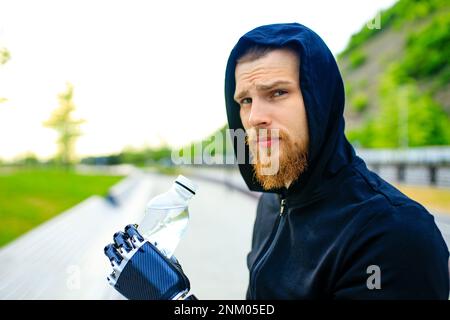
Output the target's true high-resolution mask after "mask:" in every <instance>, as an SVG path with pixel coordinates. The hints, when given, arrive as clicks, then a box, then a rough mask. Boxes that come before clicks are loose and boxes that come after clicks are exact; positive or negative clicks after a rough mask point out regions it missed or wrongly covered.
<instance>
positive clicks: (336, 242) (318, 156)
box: [225, 23, 449, 299]
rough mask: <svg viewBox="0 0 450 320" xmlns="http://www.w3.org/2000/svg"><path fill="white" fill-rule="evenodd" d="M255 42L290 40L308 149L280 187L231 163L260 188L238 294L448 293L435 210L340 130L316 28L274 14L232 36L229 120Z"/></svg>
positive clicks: (330, 70) (234, 121)
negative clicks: (243, 63)
mask: <svg viewBox="0 0 450 320" xmlns="http://www.w3.org/2000/svg"><path fill="white" fill-rule="evenodd" d="M255 44H257V45H262V46H271V47H275V48H280V47H290V48H294V50H295V51H296V52H297V54H298V56H299V58H300V88H301V91H302V95H303V99H304V104H305V108H306V114H307V120H308V127H309V159H308V170H307V171H306V172H304V173H303V174H302V175H301V176H300V177H299V179H297V180H296V182H294V183H293V184H292V185H291V186H290V187H289V189H285V188H282V189H277V190H269V191H265V190H263V188H262V186H261V185H260V184H259V183H258V182H257V181H256V180H255V178H254V177H253V171H252V167H251V164H249V163H246V164H239V170H240V172H241V174H242V176H243V178H244V180H245V182H246V184H247V186H248V187H249V189H250V190H253V191H263V192H264V193H263V195H262V196H261V198H260V200H259V203H258V209H257V216H256V220H255V225H254V230H253V240H252V249H251V252H250V253H249V254H248V257H247V265H248V268H249V270H250V282H249V287H248V291H247V299H305V298H306V299H317V298H319V299H329V298H337V299H447V298H448V294H449V270H448V258H449V252H448V248H447V246H446V244H445V242H444V240H443V238H442V235H441V233H440V231H439V229H438V228H437V227H436V224H435V222H434V218H433V216H432V215H431V214H430V213H428V212H427V210H426V209H425V208H424V207H423V206H421V205H420V204H419V203H417V202H415V201H413V200H411V199H409V198H408V197H407V196H405V195H404V194H402V193H401V192H400V191H398V190H397V189H396V188H394V187H393V186H392V185H390V184H389V183H387V182H386V181H384V180H383V179H381V178H380V177H379V176H378V175H376V174H375V173H373V172H371V171H369V170H368V169H367V167H366V165H365V163H364V161H363V160H362V159H360V158H359V157H357V156H356V155H355V151H354V149H353V147H352V146H351V145H350V143H349V142H348V141H347V139H346V137H345V135H344V117H343V110H344V87H343V83H342V79H341V75H340V72H339V69H338V67H337V64H336V61H335V59H334V57H333V55H332V53H331V52H330V50H329V49H328V47H327V46H326V45H325V43H324V42H323V40H322V39H321V38H320V37H319V36H318V35H317V34H316V33H314V32H313V31H311V30H310V29H308V28H307V27H305V26H303V25H300V24H297V23H290V24H274V25H267V26H262V27H258V28H256V29H254V30H252V31H250V32H248V33H247V34H245V35H244V36H242V37H241V38H240V39H239V41H238V43H237V44H236V46H235V47H234V48H233V50H232V52H231V54H230V57H229V60H228V64H227V69H226V76H225V100H226V107H227V116H228V123H229V128H230V129H243V125H242V122H241V120H240V116H239V108H240V107H239V105H238V104H237V103H236V102H235V101H234V99H233V96H234V91H235V86H236V83H235V68H236V60H237V59H238V58H239V57H240V56H241V55H242V54H243V53H244V52H245V51H246V50H247V49H248V48H249V46H252V45H255ZM236 143H237V142H236V141H235V153H236ZM246 152H247V153H248V147H246ZM281 203H284V205H283V207H284V208H283V210H282V208H281ZM281 211H282V212H283V213H282V214H281ZM378 280H379V282H377V281H378Z"/></svg>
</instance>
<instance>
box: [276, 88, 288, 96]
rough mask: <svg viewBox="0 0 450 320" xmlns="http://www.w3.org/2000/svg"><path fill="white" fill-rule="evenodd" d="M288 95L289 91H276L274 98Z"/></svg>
mask: <svg viewBox="0 0 450 320" xmlns="http://www.w3.org/2000/svg"><path fill="white" fill-rule="evenodd" d="M286 93H287V91H284V90H275V91H274V93H273V96H274V97H279V96H282V95H284V94H286Z"/></svg>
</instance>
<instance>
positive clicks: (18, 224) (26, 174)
mask: <svg viewBox="0 0 450 320" xmlns="http://www.w3.org/2000/svg"><path fill="white" fill-rule="evenodd" d="M120 179H122V177H120V176H106V175H83V174H79V173H76V172H74V171H66V170H64V169H56V168H52V169H48V168H36V169H11V170H4V168H2V170H0V246H3V245H4V244H6V243H8V242H10V241H11V240H13V239H14V238H16V237H18V236H19V235H21V234H23V233H24V232H26V231H28V230H30V229H32V228H34V227H36V226H37V225H39V224H40V223H42V222H44V221H46V220H48V219H50V218H52V217H54V216H55V215H57V214H59V213H61V212H62V211H64V210H66V209H69V208H70V207H73V206H74V205H76V204H77V203H79V202H81V201H82V200H84V199H86V198H88V197H89V196H91V195H94V194H97V195H105V194H106V192H107V191H108V189H109V188H110V187H111V186H112V185H113V184H115V183H117V182H118V181H119V180H120Z"/></svg>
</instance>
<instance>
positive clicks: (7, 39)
mask: <svg viewBox="0 0 450 320" xmlns="http://www.w3.org/2000/svg"><path fill="white" fill-rule="evenodd" d="M395 2H396V1H395V0H341V1H333V0H314V1H311V0H296V1H288V0H277V1H274V0H272V1H265V0H248V1H243V0H240V1H236V0H227V1H220V2H219V1H196V0H192V1H181V0H180V1H174V0H172V1H149V0H147V1H133V0H127V1H114V0H108V1H94V0H90V1H83V0H77V1H68V0H57V1H49V0H41V1H21V0H11V1H6V0H0V48H2V47H6V48H7V49H8V50H9V51H10V53H11V60H10V61H9V62H8V63H7V64H6V65H4V66H0V97H5V98H7V99H8V101H7V102H5V103H1V104H0V159H3V160H12V159H14V158H16V157H18V156H21V155H23V154H25V153H28V152H32V153H34V154H36V155H38V156H39V157H40V158H42V159H46V158H49V157H51V156H52V155H53V154H54V153H55V152H56V144H55V141H56V138H57V136H56V133H55V132H53V131H52V130H51V129H48V128H45V127H44V126H43V125H42V123H43V122H44V121H45V120H47V119H48V118H49V116H50V114H51V112H52V110H53V109H55V108H57V106H58V100H57V95H58V93H60V92H62V91H64V90H65V88H66V83H67V82H69V83H71V84H73V86H74V102H75V104H76V106H77V110H76V112H75V114H74V116H75V117H76V118H82V119H85V120H86V122H85V124H83V126H82V127H81V130H82V132H83V135H82V136H81V137H80V138H79V140H78V142H77V146H76V148H77V153H78V155H79V156H80V157H83V156H87V155H103V154H110V153H115V152H120V151H121V150H122V149H123V148H124V147H134V148H140V147H143V146H158V145H161V144H163V143H167V144H169V145H171V146H173V147H181V146H183V145H185V144H187V143H190V142H192V141H197V140H201V139H202V138H205V137H207V136H208V135H210V134H211V133H213V132H214V131H215V130H217V129H218V128H220V127H222V126H223V125H224V124H225V123H226V112H225V104H224V96H223V86H224V82H223V81H224V73H225V66H226V61H227V58H228V54H229V53H230V51H231V49H232V48H233V46H234V44H235V43H236V42H237V40H238V39H239V37H240V36H242V35H243V34H244V33H246V32H247V31H249V30H251V29H253V28H255V27H257V26H260V25H264V24H269V23H280V22H299V23H302V24H304V25H306V26H308V27H310V28H311V29H313V30H314V31H316V32H317V33H318V34H319V35H320V36H321V37H322V38H323V39H324V40H325V42H326V43H327V44H328V46H329V47H330V49H331V51H332V52H333V53H334V54H337V53H339V52H340V51H342V50H343V49H344V48H345V46H346V45H347V43H348V41H349V39H350V36H351V35H352V34H353V33H355V32H357V31H359V30H360V29H361V27H363V26H364V25H365V23H366V22H367V21H369V20H370V19H372V18H373V17H374V16H375V15H376V14H377V13H378V12H379V11H380V10H382V9H386V8H388V7H390V6H391V5H393V4H394V3H395ZM382 23H383V17H382V16H381V28H382V27H383V25H382Z"/></svg>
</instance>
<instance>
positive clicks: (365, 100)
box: [351, 92, 369, 113]
mask: <svg viewBox="0 0 450 320" xmlns="http://www.w3.org/2000/svg"><path fill="white" fill-rule="evenodd" d="M368 104H369V97H368V96H367V94H365V93H364V92H358V93H357V94H356V95H355V96H354V97H353V98H352V100H351V106H352V109H353V110H354V111H356V112H358V113H361V112H363V111H364V110H366V109H367V106H368Z"/></svg>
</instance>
